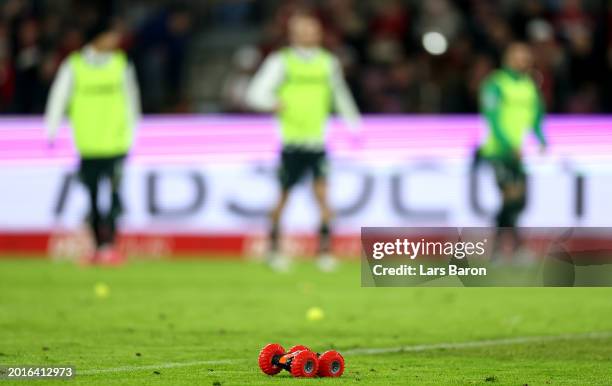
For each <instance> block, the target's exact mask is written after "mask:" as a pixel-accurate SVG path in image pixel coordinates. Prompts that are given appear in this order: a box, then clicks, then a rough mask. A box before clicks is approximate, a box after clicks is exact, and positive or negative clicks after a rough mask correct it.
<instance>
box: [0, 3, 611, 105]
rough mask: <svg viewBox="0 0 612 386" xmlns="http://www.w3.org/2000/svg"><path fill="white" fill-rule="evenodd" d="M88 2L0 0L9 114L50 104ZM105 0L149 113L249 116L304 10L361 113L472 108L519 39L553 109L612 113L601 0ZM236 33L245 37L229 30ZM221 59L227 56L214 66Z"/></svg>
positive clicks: (4, 100) (1, 70)
mask: <svg viewBox="0 0 612 386" xmlns="http://www.w3.org/2000/svg"><path fill="white" fill-rule="evenodd" d="M91 3H92V2H87V1H76V0H74V1H70V0H64V1H62V0H47V1H43V0H6V1H4V2H2V3H0V4H1V9H0V112H1V113H13V114H21V113H25V114H27V113H40V112H42V110H43V108H44V103H45V98H46V93H47V91H48V88H49V85H50V82H51V80H52V77H53V75H54V72H55V70H56V69H57V66H58V64H59V63H60V61H61V60H62V58H63V57H65V56H66V54H67V53H68V52H70V51H71V50H73V49H76V48H78V47H79V46H81V45H82V44H83V42H84V41H85V40H86V36H87V29H88V26H89V25H90V24H92V23H93V22H94V20H95V19H96V17H97V16H98V15H97V14H96V12H100V11H99V9H95V8H94V7H89V6H88V5H89V4H91ZM104 3H108V4H111V3H112V4H113V7H114V11H113V12H114V13H116V14H118V15H120V18H119V20H120V26H121V28H122V29H123V30H124V31H125V39H124V47H125V49H126V50H128V52H129V54H130V56H131V57H132V59H133V61H134V63H135V65H136V68H137V72H138V76H139V81H140V85H141V88H142V95H143V106H144V110H145V112H188V111H194V112H197V111H216V112H219V111H223V112H242V111H245V110H246V109H245V106H244V102H243V99H242V96H243V95H244V89H245V88H246V84H247V83H248V80H249V79H250V77H251V76H252V74H253V73H254V71H255V70H256V68H257V66H258V65H259V63H260V62H261V60H262V59H263V57H264V56H265V55H266V54H267V53H269V52H270V51H271V50H273V49H275V48H278V47H279V46H282V44H284V42H285V36H286V33H285V24H286V20H287V17H288V15H289V14H290V13H291V12H292V11H293V10H295V9H296V8H301V7H305V6H306V7H309V8H311V9H313V10H314V12H316V13H317V14H318V15H319V16H320V18H321V19H322V20H323V22H324V25H325V27H326V36H325V45H326V46H327V48H329V49H330V50H332V51H333V52H334V53H336V54H337V55H338V56H339V57H340V58H341V61H342V63H343V64H344V67H345V71H346V75H347V79H348V81H349V84H350V86H351V88H352V90H353V92H354V94H355V96H356V98H357V102H358V104H359V106H360V107H361V109H362V110H363V111H364V112H369V113H403V112H414V113H438V112H442V113H461V112H475V111H476V110H477V93H478V88H479V84H480V82H481V80H482V79H483V78H484V77H485V76H486V74H488V73H489V72H490V71H491V70H492V69H493V68H495V67H496V66H497V65H499V61H500V54H501V52H502V50H503V47H505V46H506V45H507V44H508V42H510V41H512V40H514V39H523V40H526V41H528V42H530V44H532V46H533V47H534V48H535V53H536V68H535V70H534V77H535V78H536V79H537V81H538V82H539V84H540V85H541V88H542V91H543V94H544V97H545V100H546V103H547V108H548V110H549V111H552V112H568V113H593V112H610V111H612V95H611V93H612V92H611V90H612V77H611V76H610V74H611V73H612V71H611V70H612V27H611V26H610V25H611V24H612V2H610V1H606V0H500V1H488V0H454V1H451V0H427V1H418V0H404V1H402V0H327V1H322V0H320V1H302V0H297V1H296V0H288V1H277V0H211V1H206V2H185V3H183V6H177V5H176V2H173V1H162V0H157V1H136V0H134V1H115V2H111V1H108V2H104ZM237 33H239V34H240V38H239V39H231V38H229V37H230V36H232V34H233V35H236V34H237ZM214 36H217V39H218V40H219V41H220V44H221V45H224V46H225V47H224V48H225V51H228V52H231V55H227V57H226V58H225V57H223V55H221V54H216V52H217V51H215V53H211V54H209V56H206V55H205V53H202V54H200V53H198V51H205V50H206V47H207V45H206V44H198V42H202V41H206V40H207V39H209V38H210V39H213V38H214ZM225 51H224V52H225ZM211 55H216V56H217V57H211ZM220 58H221V59H220ZM213 60H214V61H217V62H219V60H222V62H221V64H217V65H216V67H211V66H207V63H206V61H209V62H210V61H213ZM202 61H204V62H205V63H202ZM206 87H210V88H211V91H210V92H209V93H208V94H206V96H202V93H201V92H200V90H199V89H198V88H200V89H201V88H206ZM206 98H208V99H209V100H208V101H204V102H203V101H202V100H201V99H206ZM202 106H206V107H205V108H203V107H202Z"/></svg>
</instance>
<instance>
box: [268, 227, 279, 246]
mask: <svg viewBox="0 0 612 386" xmlns="http://www.w3.org/2000/svg"><path fill="white" fill-rule="evenodd" d="M278 228H279V226H278V224H276V223H274V224H272V228H271V229H270V251H271V252H278V238H279V236H278V235H279V229H278Z"/></svg>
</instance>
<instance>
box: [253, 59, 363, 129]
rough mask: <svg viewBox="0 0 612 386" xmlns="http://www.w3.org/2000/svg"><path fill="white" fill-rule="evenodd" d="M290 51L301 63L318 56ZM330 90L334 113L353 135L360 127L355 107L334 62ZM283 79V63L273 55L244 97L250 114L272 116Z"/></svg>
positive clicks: (337, 64) (262, 67) (357, 111)
mask: <svg viewBox="0 0 612 386" xmlns="http://www.w3.org/2000/svg"><path fill="white" fill-rule="evenodd" d="M291 49H292V50H294V52H295V53H296V54H297V55H298V56H299V57H302V58H304V60H309V59H310V58H312V57H314V56H315V55H316V54H317V53H318V50H319V49H318V48H302V47H292V48H291ZM331 66H332V68H331V77H330V87H331V90H332V94H333V101H334V106H335V110H336V111H337V112H338V113H339V114H340V116H341V117H342V119H343V120H344V122H345V123H346V125H347V126H348V127H349V129H351V130H352V131H356V130H357V129H358V128H359V126H360V123H361V117H360V114H359V110H358V109H357V105H356V104H355V101H354V99H353V96H352V95H351V91H350V90H349V88H348V86H347V85H346V82H345V81H344V74H343V71H342V67H341V65H340V62H339V61H338V59H337V58H335V57H334V58H333V59H332V62H331ZM284 77H285V61H284V60H283V57H282V54H281V53H280V52H274V53H272V54H270V55H268V57H267V58H266V60H264V62H263V64H262V65H261V67H260V69H259V71H257V73H256V74H255V76H254V77H253V79H252V80H251V83H250V84H249V87H248V89H247V93H246V103H247V105H248V106H249V107H250V108H252V109H253V110H256V111H260V112H272V111H274V109H275V108H276V107H277V105H278V96H277V91H278V89H279V87H280V86H281V85H282V83H283V80H284Z"/></svg>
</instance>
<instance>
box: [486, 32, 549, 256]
mask: <svg viewBox="0 0 612 386" xmlns="http://www.w3.org/2000/svg"><path fill="white" fill-rule="evenodd" d="M503 62H504V63H503V68H501V69H499V70H497V71H495V72H493V74H491V75H490V76H489V77H488V78H487V79H486V80H485V82H484V83H483V85H482V89H481V96H480V99H481V100H480V106H481V112H482V114H483V115H484V116H485V118H486V121H487V123H488V127H489V133H488V137H487V139H486V140H485V142H484V143H483V144H482V145H481V147H480V149H479V152H478V156H480V157H482V159H484V160H485V161H487V162H489V163H490V165H491V166H492V167H493V170H494V172H495V178H496V181H497V185H498V186H499V189H500V192H501V196H502V203H501V206H500V208H499V211H498V212H497V215H496V225H497V227H498V236H499V237H498V238H497V241H496V244H497V245H496V247H499V246H500V245H501V244H500V242H501V241H502V240H501V239H502V238H503V237H504V236H505V234H507V232H506V230H509V234H510V235H511V236H512V237H513V239H514V240H513V241H514V248H515V249H516V248H518V247H519V246H520V240H519V237H518V232H517V231H516V229H515V228H516V223H517V219H518V217H519V215H520V214H521V212H522V211H523V209H524V208H525V205H526V189H527V185H526V182H527V179H526V175H525V170H524V167H523V162H522V154H521V152H522V147H523V142H524V139H525V137H526V135H527V134H528V133H529V131H530V130H533V131H534V133H535V135H536V137H537V138H538V140H539V142H540V146H541V150H542V151H544V149H545V148H546V140H545V138H544V134H543V132H542V119H543V117H544V106H543V102H542V99H541V97H540V94H539V92H538V89H537V86H536V84H535V83H534V81H533V80H532V78H531V77H530V76H529V75H528V72H529V71H530V70H531V67H532V53H531V50H530V48H529V47H528V46H527V45H525V44H523V43H513V44H511V45H510V46H509V47H508V48H507V50H506V52H505V54H504V58H503Z"/></svg>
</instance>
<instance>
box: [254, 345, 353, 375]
mask: <svg viewBox="0 0 612 386" xmlns="http://www.w3.org/2000/svg"><path fill="white" fill-rule="evenodd" d="M259 368H260V369H261V371H263V372H264V373H266V374H268V375H275V374H278V373H279V372H280V371H281V370H282V369H285V370H287V371H289V372H290V373H291V375H293V376H294V377H315V376H319V377H339V376H341V375H342V373H343V372H344V358H343V357H342V355H340V353H339V352H337V351H335V350H329V351H326V352H324V353H323V354H318V353H315V352H314V351H312V350H310V349H309V348H308V347H306V346H301V345H298V346H293V347H291V348H290V349H289V351H287V352H285V349H284V348H283V346H281V345H280V344H277V343H270V344H267V345H266V346H265V347H264V348H262V349H261V352H260V353H259Z"/></svg>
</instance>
